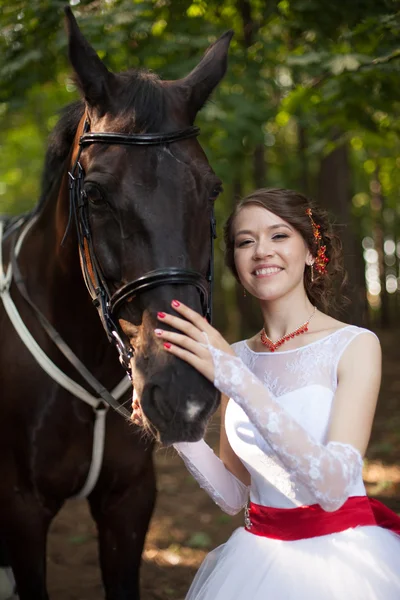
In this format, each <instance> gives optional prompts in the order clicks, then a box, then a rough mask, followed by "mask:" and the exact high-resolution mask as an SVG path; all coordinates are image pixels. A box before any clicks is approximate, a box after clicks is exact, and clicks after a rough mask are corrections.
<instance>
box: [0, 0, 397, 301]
mask: <svg viewBox="0 0 400 600" xmlns="http://www.w3.org/2000/svg"><path fill="white" fill-rule="evenodd" d="M64 4H65V0H63V1H62V2H61V1H60V0H30V2H27V0H14V1H13V2H9V0H0V14H1V20H0V80H1V84H2V85H1V92H0V128H1V132H2V135H1V141H0V212H20V211H22V210H26V209H27V208H28V207H29V206H32V205H33V204H34V203H35V202H36V201H37V199H38V197H39V194H40V172H41V168H42V164H43V157H44V149H45V144H46V139H47V136H48V134H49V132H50V130H51V128H52V127H53V125H54V123H55V120H56V118H57V117H56V115H57V112H58V111H59V110H60V108H61V107H62V106H63V105H64V104H66V103H68V102H69V101H71V100H73V99H75V98H76V97H77V92H76V89H75V86H74V84H73V82H72V80H71V70H70V68H69V65H68V58H67V54H68V52H67V44H66V35H65V32H64V28H63V7H64ZM71 5H72V8H73V10H74V13H75V15H76V17H77V18H78V20H79V24H80V26H81V28H82V31H83V32H84V34H85V35H86V37H87V39H88V40H90V42H91V43H92V45H93V46H94V47H95V49H96V50H97V52H98V53H99V55H100V57H101V58H102V59H103V60H104V62H105V63H106V65H107V66H108V68H110V69H112V70H115V71H120V70H124V69H127V68H137V67H144V68H148V69H153V70H156V71H157V72H158V73H159V74H160V75H161V76H162V77H163V78H165V79H172V78H174V79H177V78H180V77H183V76H184V75H186V74H187V73H188V72H190V70H191V69H192V68H193V67H194V66H195V65H196V64H197V62H198V60H199V58H200V56H201V54H202V52H203V51H204V50H205V49H206V48H207V46H208V45H209V44H210V43H212V42H213V41H215V39H216V38H217V37H218V36H219V35H220V34H221V33H223V32H224V31H226V30H227V29H230V28H232V29H233V30H234V31H235V37H234V39H233V41H232V45H231V50H230V58H229V69H228V73H227V76H226V77H225V79H224V81H223V82H222V84H221V85H220V86H219V88H218V90H217V91H216V93H215V94H214V96H213V99H212V101H210V102H209V103H208V104H207V106H206V107H205V108H204V109H203V110H202V112H201V114H200V115H199V116H198V120H197V122H198V124H199V125H200V126H201V129H202V135H201V138H200V139H201V142H202V144H203V146H204V147H205V150H206V153H207V155H208V157H209V159H210V161H211V163H212V165H213V167H214V169H215V171H216V172H217V174H218V175H219V176H220V177H221V178H222V180H223V181H224V184H225V189H226V191H225V193H224V194H223V196H222V197H221V199H220V200H219V202H218V205H217V215H218V218H219V220H220V222H221V221H222V220H223V219H224V218H225V217H226V215H227V213H228V212H229V211H230V209H231V207H232V204H233V201H234V197H235V194H237V193H245V192H246V191H249V190H250V189H252V188H254V187H255V186H256V185H259V182H260V181H261V183H268V185H279V186H286V187H297V188H299V187H302V186H303V183H304V181H305V179H308V181H309V189H310V190H313V189H315V187H316V179H317V175H318V170H319V166H320V161H321V158H323V157H324V156H326V155H327V154H329V153H330V152H332V150H333V149H334V148H335V147H336V146H338V145H340V144H343V143H350V148H351V152H352V156H351V159H352V170H353V188H354V191H355V193H358V194H360V193H364V194H366V196H364V198H365V197H367V198H368V202H364V203H363V201H362V197H361V196H358V200H356V201H355V203H354V206H353V210H354V215H355V216H356V217H357V218H358V220H357V223H358V226H359V229H360V230H359V231H358V233H357V236H358V237H360V238H361V237H362V236H363V235H366V234H370V233H371V230H370V228H371V226H372V225H371V224H372V218H371V214H372V213H371V207H370V200H371V197H370V187H369V186H370V181H371V177H372V172H371V171H369V170H368V168H369V167H368V165H369V166H371V164H372V163H368V161H371V160H372V161H375V162H374V163H373V169H374V168H376V165H377V164H378V163H379V171H380V176H381V183H382V189H383V191H384V193H385V195H386V197H387V203H388V206H389V207H391V209H392V210H393V211H396V206H397V205H398V204H399V203H398V189H399V183H400V182H399V164H398V163H397V162H396V157H397V156H399V155H400V144H399V130H400V125H399V123H400V120H399V117H400V101H399V94H398V88H399V79H400V77H399V75H400V46H399V39H400V13H399V12H398V10H397V9H398V7H396V2H395V0H353V1H352V2H347V3H338V2H336V3H332V2H324V3H323V5H322V4H321V2H320V0H281V1H278V2H266V1H264V0H241V1H240V2H239V1H237V0H222V1H218V2H216V1H213V2H212V1H208V0H141V1H140V0H96V1H94V0H73V1H72V2H71ZM301 133H302V134H303V136H305V137H306V143H305V144H304V143H303V144H302V143H301V140H300V137H301V135H300V134H301ZM354 140H358V142H356V143H355V145H354ZM360 144H361V146H360ZM260 147H261V148H263V153H264V162H265V165H264V168H262V166H261V171H260V167H258V174H255V162H254V160H255V159H254V156H255V149H256V148H260ZM366 165H367V166H366ZM357 203H358V204H357ZM396 223H397V221H396ZM396 227H398V225H396ZM218 269H220V270H221V272H222V265H221V255H220V254H218V256H217V270H218ZM228 287H229V286H228ZM230 287H231V286H230ZM222 293H224V294H225V292H221V294H222ZM231 293H232V290H231V289H229V290H228V291H227V292H226V297H227V296H228V295H229V294H231Z"/></svg>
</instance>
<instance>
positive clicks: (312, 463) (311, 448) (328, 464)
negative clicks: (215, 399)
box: [209, 333, 381, 511]
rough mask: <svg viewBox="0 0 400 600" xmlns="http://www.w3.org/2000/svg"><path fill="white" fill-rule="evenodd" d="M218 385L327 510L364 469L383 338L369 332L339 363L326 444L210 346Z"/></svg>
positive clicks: (342, 499)
mask: <svg viewBox="0 0 400 600" xmlns="http://www.w3.org/2000/svg"><path fill="white" fill-rule="evenodd" d="M209 349H210V352H211V354H212V357H213V362H214V368H215V385H216V387H217V388H218V389H220V390H221V391H222V392H224V393H226V394H230V396H231V397H232V398H233V399H234V400H235V401H236V402H237V403H238V404H239V406H241V407H242V409H243V410H244V412H245V413H246V414H247V416H248V417H249V419H250V420H251V422H252V423H253V425H254V426H255V427H256V428H257V429H258V431H259V432H260V434H261V435H262V436H263V437H264V439H265V440H266V441H267V442H268V444H269V445H270V446H271V448H272V449H273V450H274V452H275V454H276V455H277V456H278V458H279V459H280V460H281V462H282V463H283V464H284V465H285V467H286V468H287V469H288V471H289V472H290V473H291V474H292V476H293V477H294V478H295V479H297V480H298V481H299V482H301V483H302V484H303V485H305V486H306V487H307V488H308V490H309V491H310V492H311V493H312V494H313V496H314V498H315V499H316V501H317V502H318V503H319V504H320V505H321V506H322V508H324V509H325V510H327V511H333V510H336V509H337V508H339V507H340V506H341V505H342V504H343V503H344V502H345V501H346V500H347V498H348V496H349V491H350V489H351V487H352V485H353V484H354V483H355V482H356V481H357V479H358V477H359V476H360V474H361V471H362V455H363V454H364V452H365V449H366V447H367V444H368V440H369V437H370V433H371V426H372V420H373V415H374V412H375V407H376V401H377V396H378V390H379V384H380V369H381V367H380V363H381V354H380V346H379V342H378V340H377V338H376V337H375V336H374V335H373V334H370V333H363V334H360V335H358V336H357V338H356V339H355V340H353V341H352V342H351V343H350V344H349V346H348V348H347V349H346V350H345V352H344V354H343V356H342V359H341V361H340V367H339V383H338V388H337V392H336V394H335V398H334V403H333V411H332V420H331V425H330V430H329V435H328V439H327V443H326V444H321V443H319V442H317V441H316V440H315V439H313V437H312V436H311V435H310V434H309V433H308V432H307V431H306V430H305V429H304V428H303V427H302V426H301V425H299V424H298V423H297V421H296V420H295V419H293V418H292V417H291V416H290V415H289V414H288V412H287V411H286V410H285V409H284V408H283V407H282V406H281V405H280V404H279V403H278V402H277V401H276V400H275V399H274V398H273V397H272V396H271V394H270V392H269V391H268V390H267V389H266V388H265V386H264V385H263V384H262V382H261V381H260V380H258V379H257V377H255V375H254V374H253V373H252V372H251V371H250V370H249V369H248V368H247V367H246V366H245V365H244V364H243V362H242V361H241V360H240V359H238V358H237V357H233V356H231V355H230V354H227V353H225V352H221V351H220V350H217V349H215V348H213V347H212V346H209Z"/></svg>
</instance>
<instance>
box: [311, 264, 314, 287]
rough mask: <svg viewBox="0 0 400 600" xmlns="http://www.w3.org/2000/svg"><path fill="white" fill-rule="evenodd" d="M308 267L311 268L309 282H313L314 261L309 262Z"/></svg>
mask: <svg viewBox="0 0 400 600" xmlns="http://www.w3.org/2000/svg"><path fill="white" fill-rule="evenodd" d="M310 269H311V283H314V263H311V265H310Z"/></svg>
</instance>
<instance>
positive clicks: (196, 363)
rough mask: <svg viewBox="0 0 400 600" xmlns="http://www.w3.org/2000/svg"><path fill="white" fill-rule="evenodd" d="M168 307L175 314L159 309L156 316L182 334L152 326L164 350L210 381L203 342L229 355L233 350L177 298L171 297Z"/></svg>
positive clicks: (210, 364)
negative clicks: (169, 306)
mask: <svg viewBox="0 0 400 600" xmlns="http://www.w3.org/2000/svg"><path fill="white" fill-rule="evenodd" d="M171 306H172V308H173V309H174V310H175V311H176V312H177V313H178V314H179V317H176V316H174V315H171V314H166V313H162V312H160V313H158V314H157V317H158V319H159V320H160V323H166V324H167V325H169V326H170V327H173V328H174V329H177V330H178V331H179V332H182V333H175V332H172V331H164V330H163V329H155V330H154V333H155V335H156V336H157V337H159V338H161V339H162V340H163V342H164V348H165V350H166V352H169V353H170V354H174V355H175V356H177V357H178V358H181V359H182V360H184V361H185V362H187V363H188V364H189V365H191V366H192V367H194V368H195V369H197V371H199V373H201V374H202V375H204V377H206V378H207V379H208V380H209V381H211V383H214V363H213V359H212V356H211V353H210V351H209V349H208V347H207V344H208V343H209V344H210V345H211V346H213V347H214V348H216V349H217V350H222V351H223V352H226V353H227V354H232V355H233V356H234V355H235V353H234V352H233V350H232V348H231V347H230V345H229V344H228V342H227V341H226V340H225V339H224V338H223V337H222V335H221V334H220V333H219V332H218V331H217V330H216V329H214V327H212V326H211V325H210V324H209V323H208V322H207V320H206V319H205V318H204V317H202V316H201V315H199V313H197V312H195V311H194V310H192V309H191V308H189V307H187V306H185V304H182V303H181V302H178V300H172V302H171Z"/></svg>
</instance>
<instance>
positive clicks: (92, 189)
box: [84, 184, 104, 204]
mask: <svg viewBox="0 0 400 600" xmlns="http://www.w3.org/2000/svg"><path fill="white" fill-rule="evenodd" d="M84 192H85V194H86V197H87V199H88V201H89V202H91V203H92V204H101V203H102V202H104V196H103V194H102V192H101V190H100V188H99V187H97V185H93V184H88V185H85V189H84Z"/></svg>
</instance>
